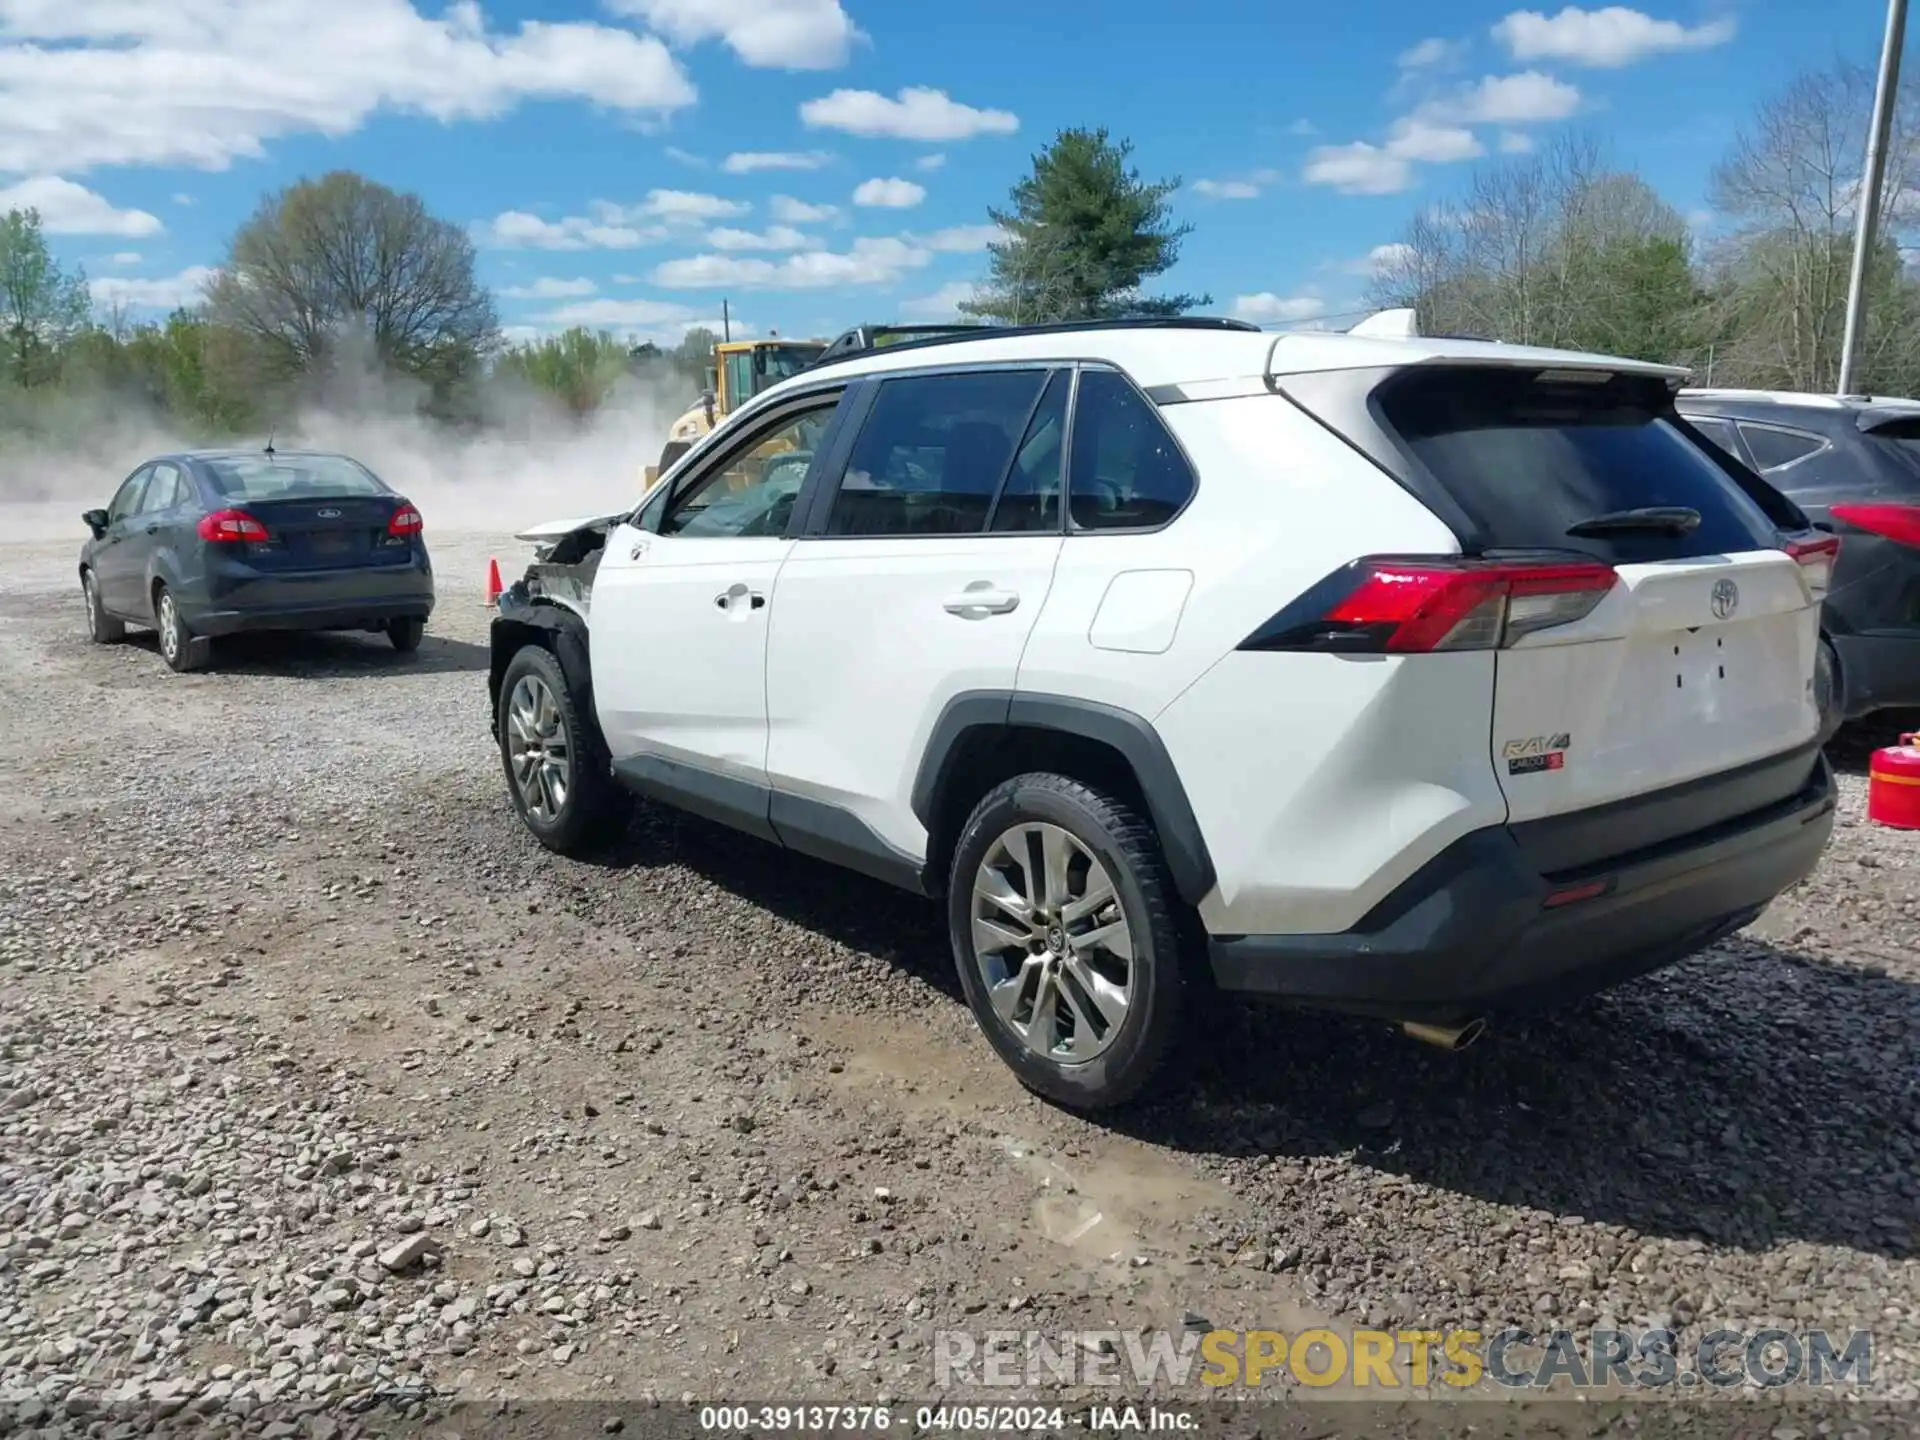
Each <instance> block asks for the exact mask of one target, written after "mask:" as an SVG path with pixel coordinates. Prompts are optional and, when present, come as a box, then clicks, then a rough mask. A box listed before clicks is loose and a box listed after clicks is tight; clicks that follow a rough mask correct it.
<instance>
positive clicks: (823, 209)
mask: <svg viewBox="0 0 1920 1440" xmlns="http://www.w3.org/2000/svg"><path fill="white" fill-rule="evenodd" d="M767 213H768V214H769V215H771V216H773V218H774V219H776V220H778V221H780V222H782V223H783V224H787V225H817V224H819V223H820V222H821V221H822V220H831V219H833V217H834V216H836V215H838V214H839V213H840V207H839V206H838V205H809V204H808V203H807V202H806V201H804V200H796V199H794V198H793V197H792V196H791V195H776V196H774V197H773V199H771V200H769V201H768V202H767Z"/></svg>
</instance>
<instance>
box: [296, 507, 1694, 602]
mask: <svg viewBox="0 0 1920 1440" xmlns="http://www.w3.org/2000/svg"><path fill="white" fill-rule="evenodd" d="M313 513H314V514H315V515H316V516H318V517H319V518H320V519H322V520H338V519H339V518H340V512H339V511H338V510H332V509H328V510H316V511H314V512H313ZM1713 595H1714V599H1715V600H1716V601H1717V600H1718V599H1719V598H1720V592H1719V591H1718V590H1716V591H1714V592H1713Z"/></svg>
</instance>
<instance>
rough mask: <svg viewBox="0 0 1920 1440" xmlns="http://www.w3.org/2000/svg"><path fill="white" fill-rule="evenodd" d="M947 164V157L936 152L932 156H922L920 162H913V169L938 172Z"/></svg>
mask: <svg viewBox="0 0 1920 1440" xmlns="http://www.w3.org/2000/svg"><path fill="white" fill-rule="evenodd" d="M946 163H947V157H946V156H945V155H942V154H939V153H938V152H936V153H934V154H932V155H922V156H921V157H920V158H919V159H918V160H916V161H914V162H913V168H914V169H916V170H938V169H940V168H941V167H942V166H944V165H945V164H946Z"/></svg>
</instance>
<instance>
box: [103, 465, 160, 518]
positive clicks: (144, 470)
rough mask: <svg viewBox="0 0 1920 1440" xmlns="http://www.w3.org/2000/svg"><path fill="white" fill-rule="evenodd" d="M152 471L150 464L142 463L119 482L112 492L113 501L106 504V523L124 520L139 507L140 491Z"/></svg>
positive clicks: (144, 486)
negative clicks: (116, 488)
mask: <svg viewBox="0 0 1920 1440" xmlns="http://www.w3.org/2000/svg"><path fill="white" fill-rule="evenodd" d="M152 473H153V467H152V466H151V465H142V466H141V467H140V468H139V469H138V470H136V471H134V472H133V474H131V475H129V476H128V477H127V478H126V479H125V480H123V481H122V482H121V484H120V488H119V489H118V490H116V491H114V492H113V502H112V503H111V504H110V505H108V506H107V523H108V524H109V525H111V524H113V523H114V522H115V521H116V520H124V519H126V518H127V517H128V516H129V515H131V514H133V512H134V511H135V510H136V509H137V508H139V505H140V492H141V491H142V490H144V489H145V488H146V484H147V477H148V476H149V475H151V474H152Z"/></svg>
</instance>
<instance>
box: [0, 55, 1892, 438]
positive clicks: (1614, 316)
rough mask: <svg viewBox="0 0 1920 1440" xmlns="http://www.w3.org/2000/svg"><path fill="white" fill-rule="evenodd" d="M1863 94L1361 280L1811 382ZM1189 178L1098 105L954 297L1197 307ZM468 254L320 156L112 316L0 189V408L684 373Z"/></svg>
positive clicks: (1494, 167)
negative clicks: (161, 286)
mask: <svg viewBox="0 0 1920 1440" xmlns="http://www.w3.org/2000/svg"><path fill="white" fill-rule="evenodd" d="M1871 104H1872V76H1871V75H1870V74H1869V73H1868V72H1866V71H1865V70H1863V69H1861V68H1859V67H1857V66H1854V65H1851V64H1839V65H1835V66H1833V67H1831V68H1828V69H1825V70H1820V71H1813V72H1809V73H1807V74H1805V75H1803V76H1801V77H1800V78H1798V79H1797V80H1795V81H1793V82H1792V83H1791V84H1790V85H1788V86H1787V87H1786V88H1785V89H1783V90H1782V91H1781V92H1779V93H1778V94H1776V95H1774V96H1773V97H1771V98H1770V99H1768V100H1767V101H1766V102H1765V103H1764V104H1763V105H1762V106H1761V107H1760V108H1759V109H1758V111H1757V112H1756V113H1755V115H1754V116H1753V117H1752V118H1751V120H1750V121H1749V122H1748V123H1747V125H1745V126H1744V127H1743V128H1742V129H1741V130H1740V131H1739V132H1738V134H1737V135H1736V136H1735V137H1734V138H1733V140H1732V143H1731V144H1730V146H1729V147H1728V149H1727V152H1726V154H1725V156H1724V158H1723V159H1722V161H1721V163H1720V164H1719V165H1718V166H1717V167H1716V169H1715V171H1714V173H1713V177H1712V185H1711V201H1712V208H1713V223H1712V224H1711V225H1710V226H1706V227H1702V226H1700V225H1699V224H1697V223H1689V222H1688V221H1687V220H1686V219H1684V218H1683V217H1682V216H1681V215H1680V214H1678V213H1677V211H1676V210H1675V208H1674V207H1673V206H1672V205H1671V204H1670V203H1669V202H1668V201H1667V200H1666V199H1664V198H1663V197H1662V196H1661V195H1660V194H1658V193H1657V191H1656V190H1655V189H1654V188H1653V187H1652V186H1651V185H1649V184H1648V183H1647V182H1646V180H1645V179H1644V178H1642V177H1641V176H1639V175H1637V174H1635V173H1633V172H1632V171H1631V170H1630V169H1628V168H1625V167H1622V166H1619V165H1616V164H1614V163H1612V162H1611V161H1610V159H1609V157H1608V155H1607V152H1606V148H1605V146H1604V145H1603V144H1602V143H1601V142H1600V141H1599V140H1597V139H1595V138H1593V137H1591V136H1584V135H1578V134H1575V135H1569V136H1563V137H1562V138H1561V139H1559V140H1558V141H1556V142H1555V143H1552V144H1550V145H1548V146H1547V147H1546V148H1545V149H1543V150H1542V151H1540V152H1538V153H1535V154H1530V155H1525V156H1520V157H1513V158H1508V159H1504V160H1501V161H1498V162H1495V163H1492V164H1488V165H1486V166H1484V167H1483V168H1482V169H1481V170H1479V171H1478V172H1477V173H1475V174H1474V175H1473V176H1472V177H1471V179H1470V180H1469V181H1468V183H1467V184H1466V185H1465V186H1464V188H1463V190H1462V191H1461V193H1459V194H1458V195H1457V196H1456V197H1455V198H1452V199H1448V200H1445V201H1442V202H1439V203H1437V204H1433V205H1430V206H1428V207H1427V208H1425V209H1423V210H1422V211H1420V212H1419V213H1418V214H1417V215H1416V216H1415V217H1414V219H1413V221H1412V222H1411V223H1410V225H1409V226H1408V227H1407V230H1406V233H1405V234H1404V235H1403V236H1401V237H1400V239H1399V240H1397V241H1396V242H1395V243H1393V244H1391V245H1387V246H1383V247H1381V249H1380V251H1378V252H1377V254H1376V271H1375V275H1374V278H1373V281H1372V284H1371V286H1370V293H1369V295H1368V297H1367V298H1368V300H1369V301H1370V302H1371V303H1373V304H1375V305H1378V306H1382V307H1386V306H1412V307H1413V308H1415V309H1416V310H1417V311H1418V312H1419V315H1420V318H1421V323H1422V328H1423V329H1424V330H1426V331H1427V332H1428V333H1436V334H1467V335H1479V336H1484V337H1486V338H1490V339H1499V340H1506V341H1513V342H1516V343H1525V344H1535V345H1550V346H1562V347H1567V348H1571V349H1581V350H1597V351H1604V352H1607V353H1613V354H1621V355H1630V356H1635V357H1640V358H1646V359H1656V360H1666V361H1673V362H1677V363H1681V364H1686V365H1689V366H1692V367H1693V368H1694V369H1695V371H1696V372H1697V373H1698V374H1699V375H1700V376H1701V377H1702V378H1703V379H1711V380H1712V381H1713V382H1714V383H1716V384H1737V385H1752V386H1760V387H1765V388H1777V389H1797V390H1827V389H1831V388H1832V386H1833V384H1834V383H1835V380H1836V377H1837V375H1838V371H1839V348H1840V337H1841V332H1842V328H1843V324H1844V313H1845V300H1846V290H1847V279H1848V269H1849V266H1850V263H1851V257H1852V248H1853V233H1854V211H1853V197H1854V193H1855V191H1856V189H1857V187H1858V176H1859V172H1860V168H1861V163H1862V157H1863V155H1864V152H1865V148H1866V147H1865V137H1866V128H1867V125H1868V122H1869V116H1870V111H1871ZM1913 108H1914V97H1913V93H1912V92H1911V91H1909V92H1908V93H1905V94H1903V95H1902V96H1901V100H1900V104H1899V107H1898V115H1897V117H1896V122H1895V125H1894V131H1893V137H1892V143H1891V147H1890V163H1889V167H1888V177H1887V184H1886V187H1885V191H1884V194H1883V196H1882V199H1881V217H1880V218H1881V224H1880V229H1879V234H1880V237H1881V239H1880V242H1879V244H1878V247H1877V250H1876V253H1875V254H1874V256H1873V257H1872V264H1871V265H1870V267H1869V276H1868V279H1869V284H1868V299H1869V302H1870V310H1869V313H1868V321H1867V324H1866V327H1865V330H1864V337H1863V345H1862V354H1861V357H1860V368H1859V374H1860V376H1861V381H1862V384H1863V386H1864V387H1865V388H1868V389H1870V390H1872V391H1874V392H1876V393H1883V394H1901V395H1920V276H1916V273H1915V271H1914V270H1913V269H1912V268H1911V267H1909V265H1908V264H1907V261H1906V254H1905V252H1904V251H1903V249H1902V245H1901V241H1902V238H1903V234H1904V232H1905V230H1906V228H1907V224H1908V222H1909V220H1910V218H1911V217H1912V216H1913V215H1914V213H1915V211H1916V207H1917V206H1920V127H1916V126H1915V124H1914V123H1913V121H1914V113H1913ZM1179 185H1180V182H1179V181H1178V180H1177V179H1163V180H1151V181H1150V180H1147V179H1145V178H1143V177H1142V176H1141V175H1140V174H1139V172H1138V171H1137V170H1136V169H1135V168H1134V166H1133V165H1132V163H1131V146H1130V145H1129V144H1128V142H1126V141H1125V140H1115V139H1114V138H1112V137H1111V136H1110V135H1109V134H1108V132H1107V131H1105V130H1103V129H1072V130H1065V131H1062V132H1061V133H1060V134H1059V135H1058V136H1057V137H1055V139H1054V140H1053V142H1052V143H1051V144H1049V145H1048V146H1047V147H1046V148H1045V149H1043V150H1042V151H1041V152H1040V153H1038V154H1036V155H1035V156H1034V157H1033V159H1032V166H1031V170H1030V172H1029V173H1028V174H1026V175H1024V176H1023V177H1022V178H1021V179H1020V180H1019V181H1018V183H1016V184H1015V185H1014V186H1013V187H1012V190H1011V193H1010V196H1009V201H1008V204H1007V205H1006V206H1005V207H1004V208H996V209H993V210H991V211H990V212H989V215H990V218H991V219H992V220H993V221H994V222H995V223H996V225H997V226H998V227H999V229H1000V232H1001V235H1002V239H1001V241H1000V242H999V243H997V244H995V245H994V246H993V247H992V248H991V250H990V253H989V265H988V274H987V276H986V279H985V281H984V283H983V284H982V286H981V287H980V289H979V290H978V291H977V293H976V294H975V296H974V298H973V299H972V300H971V301H970V302H968V303H967V304H966V305H965V306H963V307H962V308H963V310H964V311H965V312H966V313H967V314H969V315H972V316H976V317H979V318H983V319H987V320H993V321H1000V322H1006V323H1043V322H1048V321H1058V320H1073V319H1094V318H1112V317H1121V316H1129V315H1171V314H1180V313H1184V312H1186V311H1188V310H1190V309H1193V308H1195V307H1197V306H1205V305H1208V304H1210V303H1211V300H1210V298H1209V297H1207V296H1193V295H1184V294H1180V295H1152V294H1149V293H1147V291H1146V290H1145V288H1144V287H1145V286H1146V285H1147V283H1148V282H1150V281H1151V280H1152V279H1154V278H1155V277H1157V276H1160V275H1162V274H1164V273H1165V272H1166V271H1168V270H1169V269H1171V268H1172V267H1173V266H1174V264H1175V263H1176V261H1177V260H1178V258H1179V253H1180V246H1181V242H1182V240H1183V239H1184V238H1185V236H1186V235H1187V234H1188V233H1189V230H1190V227H1189V226H1186V225H1183V224H1179V223H1176V221H1175V218H1174V216H1173V212H1172V197H1173V196H1174V194H1175V193H1176V192H1177V190H1178V189H1179ZM475 261H476V256H475V252H474V245H473V241H472V239H471V237H470V236H469V235H468V234H467V232H466V231H465V230H464V229H462V228H461V227H459V226H457V225H455V224H453V223H452V222H449V221H446V220H443V219H440V218H438V217H436V216H434V215H433V214H431V213H430V212H429V211H428V209H427V208H426V206H425V205H424V203H423V202H422V201H421V200H420V199H419V198H418V197H417V196H413V195H408V194H403V193H399V192H396V191H393V190H390V189H388V188H387V187H385V186H383V185H380V184H378V183H376V182H375V181H372V180H370V179H367V178H366V177H364V176H360V175H357V174H353V173H351V172H345V171H338V172H334V173H331V174H327V175H323V176H320V177H319V178H317V179H312V180H303V181H301V182H299V183H298V184H295V185H292V186H290V187H288V188H286V189H283V190H280V191H277V192H275V193H273V194H270V195H268V196H266V197H264V198H263V199H262V200H261V202H260V204H259V206H258V207H257V208H256V210H255V211H254V213H253V214H252V215H251V216H249V217H248V219H247V220H246V222H245V223H244V224H242V225H241V226H240V227H239V229H238V230H237V231H236V233H235V234H234V236H233V238H232V241H231V243H230V244H229V246H228V250H227V254H226V255H225V257H224V258H223V261H222V263H221V265H220V266H219V268H218V269H217V270H216V271H215V272H214V278H213V279H212V280H211V281H210V283H209V284H208V285H207V287H206V290H205V293H204V295H203V296H202V297H201V298H200V299H199V301H198V302H197V303H195V304H192V305H189V306H186V307H183V308H181V309H178V310H176V311H175V312H174V313H172V314H171V315H168V316H167V317H166V318H164V319H161V320H151V321H141V322H139V323H132V322H130V321H129V320H128V319H127V317H126V316H125V315H124V314H102V313H101V312H100V311H99V309H98V308H97V307H96V306H94V305H93V304H92V302H91V299H90V294H89V289H88V284H87V280H86V277H85V275H84V274H83V273H81V272H80V271H79V270H78V269H77V268H75V269H68V268H64V267H62V266H61V265H60V264H59V263H58V262H57V260H56V259H55V257H54V255H53V253H52V251H51V249H50V247H49V246H48V244H47V241H46V238H45V235H44V233H43V231H42V227H41V224H40V217H39V216H38V215H37V214H35V213H34V212H32V211H19V210H16V211H12V212H10V213H7V214H5V215H4V216H0V313H3V315H4V324H5V336H4V343H0V433H4V432H14V433H16V434H18V433H20V432H27V433H29V434H31V433H34V432H40V433H47V434H51V433H53V432H56V431H58V429H59V428H60V427H61V426H62V425H63V424H64V425H71V424H73V423H74V418H73V417H74V416H75V415H77V414H86V413H97V407H98V405H99V404H101V403H108V404H113V405H123V404H126V403H128V402H132V403H135V404H140V405H144V406H146V407H149V408H150V410H151V411H152V412H153V413H155V414H156V415H158V416H159V417H162V418H163V419H165V420H166V421H167V422H169V423H170V425H171V427H172V428H173V429H174V430H176V431H177V432H180V433H182V434H185V435H189V436H192V437H194V438H206V439H214V438H221V437H227V436H233V435H237V434H242V433H253V432H257V431H260V430H263V429H265V428H268V427H269V426H271V425H272V424H273V423H274V422H275V421H276V420H277V419H280V418H283V417H285V416H287V415H289V414H293V413H297V411H298V409H299V407H300V406H301V405H302V404H303V403H305V402H308V401H311V400H314V399H326V398H329V397H339V396H341V395H343V394H344V395H347V396H349V397H350V396H351V395H352V394H353V389H352V387H353V386H355V385H362V386H364V385H366V384H369V383H371V384H373V385H376V386H378V387H379V388H380V389H381V391H382V392H383V394H384V395H385V396H386V398H387V403H389V404H391V403H392V395H393V394H394V393H395V392H396V391H397V392H399V393H401V394H402V395H404V396H405V397H406V399H407V403H409V404H411V405H412V406H413V407H414V408H415V409H417V410H419V411H420V412H422V413H424V414H426V415H429V416H431V417H434V418H437V419H439V420H442V421H445V422H448V423H450V424H460V425H472V424H480V423H484V421H485V420H486V418H487V417H488V416H490V415H493V414H496V413H500V411H501V409H502V408H503V407H500V406H498V405H496V404H495V403H494V402H495V401H496V400H497V399H498V398H500V396H501V394H502V393H503V392H504V391H506V390H509V389H512V390H516V391H519V392H525V391H528V390H531V391H533V392H536V393H538V394H541V395H545V396H547V397H550V399H551V400H552V401H553V402H554V404H555V405H557V406H558V407H560V408H562V409H563V410H565V411H567V412H571V413H572V414H574V415H577V416H587V415H590V414H592V413H593V412H594V411H596V410H597V409H599V408H600V407H601V406H603V405H605V404H606V403H608V401H609V399H610V398H611V397H613V396H615V395H616V394H617V393H618V391H619V390H620V388H621V387H622V385H623V384H626V383H628V382H630V381H633V380H639V381H643V382H647V383H649V384H653V385H657V386H664V387H665V388H666V389H667V390H668V391H669V392H670V393H671V392H679V393H680V394H681V395H683V396H684V398H685V399H686V400H687V401H689V402H690V401H691V400H692V399H693V398H694V397H695V396H696V395H697V393H698V390H699V387H700V384H701V378H702V376H703V374H704V372H705V370H706V368H707V366H708V365H709V364H710V363H711V351H712V346H713V343H714V340H715V338H716V337H715V336H713V335H712V334H711V333H710V332H708V331H705V330H695V331H693V332H691V333H689V334H688V335H687V336H686V337H685V339H684V340H683V341H682V343H680V344H679V345H677V346H675V347H673V348H672V349H667V350H663V349H660V348H658V347H656V346H652V345H646V346H641V347H637V348H636V347H633V346H631V345H630V344H629V343H627V342H626V341H623V340H621V339H620V338H618V337H616V336H615V335H613V334H611V333H609V332H607V331H604V330H591V329H584V328H581V329H572V330H567V331H565V332H563V333H560V334H555V335H548V336H545V337H542V338H539V339H535V340H529V341H524V342H521V343H516V344H506V343H503V341H502V338H501V330H500V324H499V317H498V313H497V311H496V308H495V305H494V300H493V297H492V295H491V293H490V292H489V291H488V290H487V288H486V287H485V285H483V284H482V283H481V282H480V281H479V279H478V278H477V275H476V266H475ZM90 405H91V406H92V407H94V408H93V409H92V410H89V409H88V407H89V406H90Z"/></svg>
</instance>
